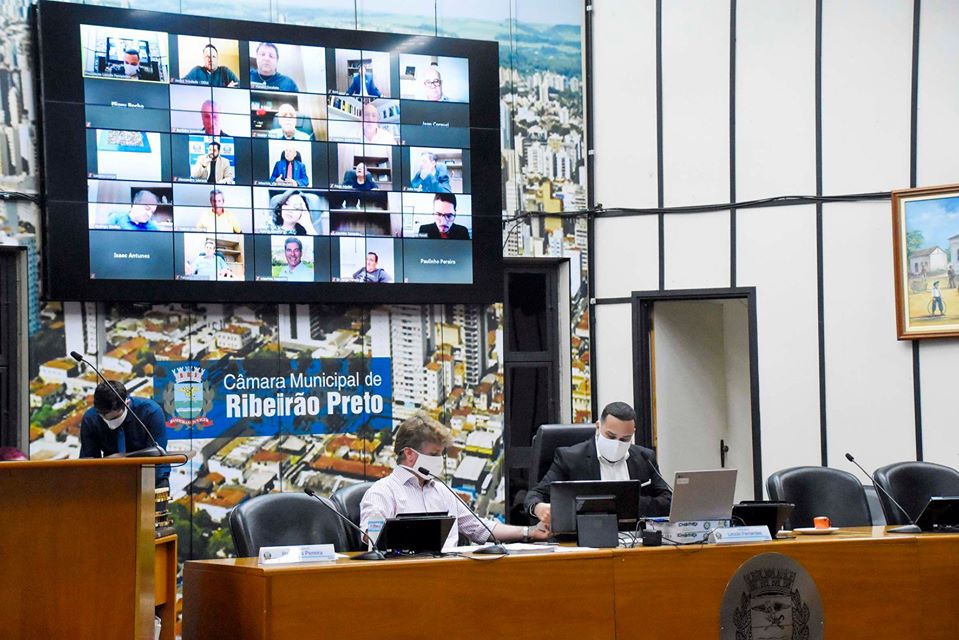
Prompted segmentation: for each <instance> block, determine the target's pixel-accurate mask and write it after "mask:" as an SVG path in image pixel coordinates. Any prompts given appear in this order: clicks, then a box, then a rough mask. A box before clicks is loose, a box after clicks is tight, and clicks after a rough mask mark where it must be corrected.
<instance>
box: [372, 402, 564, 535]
mask: <svg viewBox="0 0 959 640" xmlns="http://www.w3.org/2000/svg"><path fill="white" fill-rule="evenodd" d="M449 444H450V436H449V432H448V430H447V429H446V427H444V426H443V425H441V424H440V423H439V422H437V421H436V420H433V419H432V418H430V417H428V416H425V415H422V414H417V415H415V416H413V417H412V418H409V419H408V420H406V421H404V422H403V424H401V425H400V426H399V428H398V429H397V430H396V436H395V438H394V440H393V448H394V450H395V451H396V464H397V466H396V468H395V469H394V470H393V473H391V474H390V475H388V476H387V477H385V478H382V479H381V480H377V481H376V482H375V483H373V486H372V487H370V489H369V491H367V492H366V495H365V496H363V501H362V503H361V504H360V528H362V529H363V530H364V531H365V530H366V529H367V527H368V526H369V522H370V520H386V519H387V518H395V517H396V515H397V514H400V513H422V512H430V511H442V512H444V513H447V514H449V515H451V516H454V517H455V518H456V524H457V526H456V527H453V528H452V529H450V533H449V536H448V537H447V539H446V544H445V545H444V546H445V547H452V546H456V544H457V541H458V538H459V534H463V536H465V537H466V538H469V539H470V540H472V541H473V542H476V543H483V542H486V541H487V539H488V538H489V533H488V532H487V531H486V528H485V527H484V526H483V525H482V524H481V523H480V522H479V521H478V520H477V519H476V517H475V516H474V515H473V514H472V513H470V512H469V510H468V509H466V507H464V506H463V505H462V504H460V502H459V501H458V500H457V499H456V498H455V497H454V496H453V494H452V493H450V492H449V491H448V490H447V489H446V488H444V487H440V486H437V481H435V480H433V479H432V477H431V476H433V475H436V476H440V477H442V474H443V470H444V466H445V465H444V463H443V454H444V452H445V451H446V447H447V446H449ZM420 468H425V469H427V470H428V471H429V472H430V474H429V476H427V475H426V474H423V473H421V472H420V471H419V469H420ZM486 525H487V526H488V527H489V528H490V529H492V530H493V535H495V536H496V538H497V539H499V540H501V541H503V542H511V541H520V540H522V541H531V540H545V539H547V538H548V537H549V529H548V528H547V527H546V526H545V525H538V526H536V527H517V526H513V525H508V524H503V523H500V522H496V521H494V520H487V521H486Z"/></svg>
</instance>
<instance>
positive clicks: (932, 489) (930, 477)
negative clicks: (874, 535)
mask: <svg viewBox="0 0 959 640" xmlns="http://www.w3.org/2000/svg"><path fill="white" fill-rule="evenodd" d="M875 476H876V482H878V483H879V484H881V485H882V487H883V488H884V489H885V490H886V491H888V492H889V493H890V494H892V497H893V498H895V499H896V502H898V503H899V504H901V505H902V508H903V509H905V510H906V511H907V512H908V513H909V518H907V517H906V514H904V513H903V512H902V511H900V510H899V507H897V506H896V505H895V504H893V503H892V501H891V500H890V499H889V498H888V497H887V496H886V495H885V494H884V493H883V492H881V491H880V492H879V502H880V503H881V504H882V510H883V512H884V513H885V514H886V520H887V521H888V522H889V524H909V522H910V518H911V519H912V521H915V519H916V518H918V517H919V514H920V513H922V510H923V509H924V508H925V506H926V503H928V502H929V498H931V497H933V496H959V471H956V470H955V469H953V468H952V467H944V466H943V465H941V464H933V463H931V462H897V463H895V464H890V465H887V466H885V467H882V468H880V469H876V473H875Z"/></svg>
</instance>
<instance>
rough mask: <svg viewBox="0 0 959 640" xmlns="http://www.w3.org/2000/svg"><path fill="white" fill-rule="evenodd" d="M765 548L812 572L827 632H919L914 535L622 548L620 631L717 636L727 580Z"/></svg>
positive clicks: (853, 635)
mask: <svg viewBox="0 0 959 640" xmlns="http://www.w3.org/2000/svg"><path fill="white" fill-rule="evenodd" d="M765 552H775V553H781V554H783V555H786V556H789V557H790V558H792V559H793V560H795V561H796V562H798V563H799V564H801V565H802V566H803V567H805V569H806V571H808V572H809V574H810V575H811V576H812V578H813V580H814V581H815V583H816V587H817V588H818V589H819V596H820V599H821V600H822V605H823V620H824V630H825V637H826V638H842V639H843V640H855V639H857V638H863V639H865V638H869V639H870V640H876V639H881V638H890V639H893V638H894V639H896V640H902V639H903V638H918V637H919V634H918V630H919V628H920V626H919V622H920V620H919V619H920V606H919V602H920V595H921V594H920V592H919V575H918V571H917V567H918V546H917V543H916V540H915V538H911V537H910V538H907V539H903V538H883V539H837V538H835V537H833V538H831V539H829V540H825V539H817V540H816V541H807V540H797V541H787V540H780V541H775V542H773V543H769V544H764V545H755V544H746V545H734V546H706V547H698V546H689V547H678V548H677V547H659V548H656V549H637V550H635V551H620V552H617V553H616V554H615V561H614V567H615V579H616V630H617V637H618V638H631V637H635V633H636V631H637V630H638V629H655V630H656V631H657V632H659V633H665V634H666V636H663V637H672V638H697V637H702V638H704V637H718V634H719V612H720V608H721V606H722V599H723V593H724V591H725V589H726V585H727V584H728V582H729V579H730V578H732V576H733V574H734V573H735V572H736V570H737V569H738V568H739V566H740V565H741V564H742V563H744V562H746V561H747V560H749V559H750V558H752V557H753V556H755V555H757V554H759V553H765ZM952 617H953V619H955V616H954V615H953V616H952Z"/></svg>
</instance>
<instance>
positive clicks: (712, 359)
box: [633, 288, 762, 500]
mask: <svg viewBox="0 0 959 640" xmlns="http://www.w3.org/2000/svg"><path fill="white" fill-rule="evenodd" d="M755 300H756V296H755V289H754V288H733V289H701V290H683V291H650V292H637V293H634V294H633V329H634V332H635V334H634V338H635V339H634V341H633V344H634V345H636V346H635V353H634V354H633V363H634V367H635V372H636V375H635V376H634V380H635V381H636V385H635V389H634V395H635V398H634V402H635V406H636V412H637V419H638V421H639V424H638V425H637V427H638V429H637V441H639V443H640V444H642V445H644V446H647V447H651V448H653V449H655V450H656V455H657V458H658V460H659V466H660V469H661V470H662V472H663V475H664V476H665V477H666V478H667V480H668V479H671V478H672V477H673V474H675V472H676V471H688V470H694V469H718V468H721V467H724V468H727V469H729V468H733V469H738V470H739V473H738V475H737V481H736V500H751V499H760V498H762V466H761V460H760V430H759V381H758V376H757V365H756V363H757V354H756V304H755Z"/></svg>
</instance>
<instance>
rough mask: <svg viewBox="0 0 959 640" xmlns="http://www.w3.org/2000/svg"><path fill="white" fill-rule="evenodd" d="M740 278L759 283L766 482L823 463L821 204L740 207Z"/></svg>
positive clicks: (748, 283)
mask: <svg viewBox="0 0 959 640" xmlns="http://www.w3.org/2000/svg"><path fill="white" fill-rule="evenodd" d="M736 232H737V239H736V247H737V257H736V279H737V284H738V285H740V286H744V287H748V286H752V287H756V321H757V325H758V330H757V334H758V335H757V338H758V344H757V347H758V359H759V408H760V419H761V424H762V460H763V481H764V482H765V479H766V477H768V476H769V474H770V473H772V472H774V471H777V470H778V469H785V468H787V467H793V466H799V465H817V464H820V462H821V456H820V437H819V331H818V321H817V315H816V314H817V305H818V302H817V299H818V298H817V289H816V208H815V207H814V206H812V205H807V206H796V207H777V208H774V209H756V210H747V211H740V212H739V213H738V214H737V218H736Z"/></svg>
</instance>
